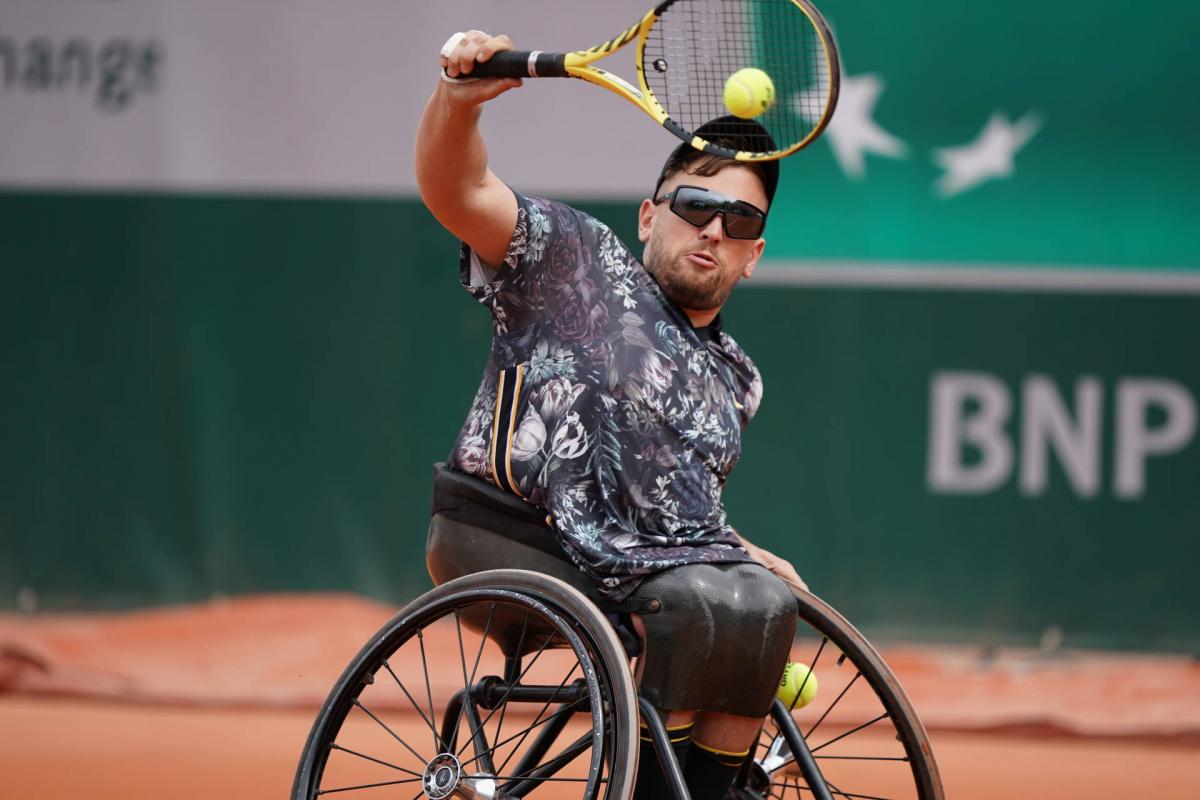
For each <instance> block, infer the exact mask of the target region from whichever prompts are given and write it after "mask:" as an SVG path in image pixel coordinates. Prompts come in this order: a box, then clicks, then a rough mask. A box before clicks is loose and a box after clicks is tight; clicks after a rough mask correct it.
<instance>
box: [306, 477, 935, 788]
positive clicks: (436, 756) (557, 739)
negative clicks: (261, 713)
mask: <svg viewBox="0 0 1200 800" xmlns="http://www.w3.org/2000/svg"><path fill="white" fill-rule="evenodd" d="M498 564H499V565H503V566H504V567H505V568H503V569H496V568H495V566H496V565H498ZM427 566H428V567H429V571H430V574H431V576H432V577H433V579H434V582H435V583H436V584H438V585H437V586H436V587H435V588H434V589H432V590H431V591H429V592H427V593H425V594H424V595H422V596H420V597H418V598H417V599H416V600H414V601H412V602H411V603H409V604H408V605H406V606H404V607H403V608H402V609H401V610H400V611H399V612H398V613H397V614H396V615H395V616H394V617H392V619H391V620H389V621H388V622H387V623H386V624H385V625H384V626H383V627H382V628H381V629H380V630H379V631H378V632H377V633H376V634H375V635H374V636H373V637H372V638H371V639H370V640H369V641H368V642H367V643H366V645H365V646H364V647H363V648H362V650H361V651H360V652H359V653H358V655H357V656H355V658H354V659H353V660H352V661H351V662H350V664H349V665H348V666H347V667H346V669H345V671H344V672H343V673H342V675H341V677H340V678H339V679H338V680H337V682H336V683H335V685H334V687H333V689H332V691H331V692H330V694H329V696H328V698H327V699H326V700H325V703H324V704H323V706H322V707H321V709H320V711H319V712H318V714H317V717H316V720H315V721H314V723H313V726H312V729H311V731H310V733H309V735H308V739H307V741H306V743H305V745H304V750H303V752H302V755H301V759H300V764H299V766H298V768H297V771H296V776H295V781H294V784H293V789H292V797H293V798H294V800H314V798H317V797H319V796H324V795H333V794H337V795H348V796H352V797H359V796H362V797H396V798H405V800H421V798H429V799H430V800H442V798H468V799H474V798H479V799H480V800H502V799H503V800H508V799H509V798H523V797H532V798H545V799H546V800H550V799H551V798H564V799H565V798H572V799H574V798H586V799H587V800H625V799H626V798H628V797H630V795H631V794H632V792H633V787H634V779H635V776H636V771H637V768H638V763H637V761H638V752H639V720H640V721H641V723H642V724H643V725H644V726H645V729H646V730H647V732H648V734H649V736H650V738H651V740H652V742H653V744H654V749H655V752H656V753H657V755H658V760H659V764H661V766H662V769H663V772H664V774H665V775H666V777H667V784H668V786H669V788H670V790H671V794H672V795H673V800H690V797H689V795H688V791H687V787H686V785H685V783H684V779H683V774H682V770H681V769H680V767H679V764H678V761H677V760H676V759H675V756H674V754H673V752H672V750H671V745H670V740H669V734H668V731H667V728H666V726H665V723H664V720H663V718H662V717H661V716H660V713H659V712H658V711H657V710H656V708H655V706H654V705H653V704H652V703H650V702H649V700H648V699H647V697H646V696H645V692H639V687H638V686H636V685H635V681H634V671H633V669H632V668H631V662H632V663H634V664H636V659H637V657H638V655H639V653H640V642H639V640H638V638H637V636H636V634H634V632H633V629H632V627H631V626H630V625H629V624H628V622H629V615H630V614H631V613H638V614H653V613H655V612H656V611H657V610H658V608H657V605H658V602H659V601H658V599H657V598H655V597H642V596H639V594H638V593H637V592H635V593H634V596H633V597H632V598H631V599H630V600H628V601H626V602H624V603H621V604H614V603H612V602H610V601H608V600H606V599H605V598H603V597H602V596H601V595H599V593H598V592H596V590H595V589H594V588H593V587H592V585H591V584H590V583H589V582H588V581H587V580H586V579H585V578H584V576H583V575H582V573H580V572H579V571H578V570H577V569H576V568H575V567H574V566H573V565H572V564H570V563H569V562H568V561H567V560H566V556H565V555H564V554H563V553H562V551H561V550H560V549H559V547H558V545H557V543H556V542H555V541H554V537H553V535H552V533H551V531H550V529H549V527H548V525H547V521H546V520H545V518H543V517H542V516H541V512H539V511H538V510H537V509H535V508H534V507H533V506H531V505H529V504H527V503H525V502H524V501H523V500H521V499H520V498H517V497H516V496H514V495H511V494H508V493H505V492H503V491H501V490H499V489H497V488H495V487H493V486H491V485H490V484H488V483H486V482H484V481H482V480H480V479H478V478H473V477H470V476H467V475H463V474H461V473H456V472H451V471H449V470H446V469H445V468H444V467H443V466H442V465H436V466H435V481H434V507H433V514H432V519H431V524H430V529H429V538H428V542H427ZM796 607H797V612H798V622H797V634H796V638H795V639H794V641H793V645H792V650H791V656H790V659H791V660H793V661H800V662H803V663H804V664H806V665H808V666H809V667H810V668H811V674H812V675H815V676H816V680H817V681H818V683H819V691H818V694H817V697H816V698H815V699H814V700H813V701H812V702H811V703H809V704H808V705H806V706H804V707H803V708H799V707H797V708H790V707H788V706H786V705H784V703H783V702H782V701H781V700H779V699H776V700H775V701H774V703H773V705H772V708H771V711H770V714H769V716H768V717H767V718H766V719H765V721H764V723H763V726H762V729H761V731H760V735H759V738H758V741H757V742H756V744H755V745H754V746H753V748H752V751H751V757H750V758H749V759H748V760H747V761H746V763H745V764H744V765H743V767H742V768H741V770H740V772H739V774H738V776H737V778H736V780H735V781H734V785H733V788H732V789H731V790H730V793H729V795H728V796H729V797H731V798H737V799H738V800H762V799H765V798H789V797H796V798H804V797H808V796H810V795H811V796H812V797H814V798H821V799H822V800H830V799H831V798H834V797H838V798H845V799H846V800H849V799H850V798H889V800H890V799H892V798H895V799H896V800H899V799H900V798H919V800H942V798H943V797H944V794H943V789H942V784H941V779H940V777H939V774H938V769H937V764H936V762H935V761H934V758H933V754H932V750H931V749H930V745H929V739H928V736H927V735H926V733H925V729H924V727H923V725H922V724H921V721H920V718H919V717H918V716H917V714H916V712H915V710H914V709H913V707H912V704H911V703H910V702H909V700H908V698H907V697H906V696H905V694H904V691H903V689H901V687H900V684H899V682H898V681H897V680H896V678H895V676H894V675H893V674H892V672H891V671H890V670H889V669H888V667H887V665H886V664H885V663H884V661H883V659H882V658H881V657H880V656H879V654H878V653H877V652H876V651H875V650H874V648H873V647H872V646H871V645H870V644H869V643H868V642H867V640H866V639H865V638H864V637H863V636H862V634H860V633H859V632H858V631H857V630H856V629H855V628H854V627H853V626H852V625H851V624H850V623H849V622H847V621H846V620H845V619H844V618H843V617H842V616H841V615H840V614H838V612H837V611H835V610H834V609H833V608H832V607H830V606H829V605H828V604H826V603H825V602H823V601H822V600H820V599H819V598H817V597H816V596H814V595H812V594H808V593H797V595H796ZM754 668H755V665H754V664H753V663H748V664H747V665H746V669H747V670H753V669H754ZM722 679H723V680H728V679H729V676H722ZM642 688H645V687H642Z"/></svg>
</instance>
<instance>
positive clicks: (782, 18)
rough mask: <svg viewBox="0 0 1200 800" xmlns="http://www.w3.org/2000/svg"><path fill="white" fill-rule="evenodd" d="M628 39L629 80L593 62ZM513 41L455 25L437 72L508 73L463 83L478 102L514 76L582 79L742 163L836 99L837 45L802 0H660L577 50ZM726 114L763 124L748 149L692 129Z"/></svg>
mask: <svg viewBox="0 0 1200 800" xmlns="http://www.w3.org/2000/svg"><path fill="white" fill-rule="evenodd" d="M630 44H635V47H636V48H637V55H636V59H635V62H636V71H637V75H636V84H635V83H630V82H629V81H627V80H625V79H623V78H621V77H619V76H617V75H614V74H612V73H610V72H607V71H606V70H603V69H601V68H600V67H597V66H595V64H596V62H597V61H600V60H601V59H604V58H607V57H608V56H610V55H612V54H613V53H615V52H617V51H618V50H620V49H622V48H624V47H625V46H627V45H630ZM511 48H512V42H511V41H509V40H508V37H506V36H499V37H490V36H488V35H487V34H483V33H481V32H479V31H471V32H469V33H466V34H455V35H454V36H452V37H451V38H450V40H449V41H447V42H446V47H445V48H443V50H442V66H443V69H444V76H447V77H449V78H450V79H452V80H463V79H470V78H503V79H507V80H504V81H481V82H479V84H480V85H479V86H477V87H472V88H470V89H467V88H466V87H464V88H463V91H467V92H470V93H471V94H472V95H473V99H474V100H475V101H476V102H482V101H484V100H486V99H490V97H494V96H496V95H498V94H500V93H501V92H504V91H507V90H508V89H510V88H513V87H514V86H517V85H519V84H518V81H519V79H522V78H568V77H570V78H580V79H582V80H585V81H588V82H589V83H593V84H596V85H597V86H602V87H604V88H605V89H608V90H609V91H611V92H614V93H615V94H617V95H620V96H621V97H623V98H625V99H626V100H628V101H629V102H631V103H633V104H634V105H636V106H637V107H638V108H640V109H642V111H644V112H645V113H646V114H647V115H649V116H650V117H651V118H652V119H653V120H655V121H656V122H658V123H659V124H660V125H662V126H663V127H664V128H666V129H667V130H668V131H670V132H671V133H673V134H675V135H676V136H678V137H679V138H680V139H682V140H683V141H685V142H689V143H690V144H691V145H692V146H693V147H695V148H696V149H698V150H704V151H705V152H709V153H713V154H716V155H722V156H727V157H730V158H736V159H738V160H742V161H770V160H774V159H778V158H783V157H784V156H788V155H791V154H792V153H795V152H796V151H797V150H800V149H801V148H802V147H805V146H807V145H808V144H810V143H812V142H813V141H814V140H815V139H816V138H817V136H819V135H820V133H821V131H823V130H824V129H825V126H826V125H827V124H829V120H830V118H831V117H832V116H833V111H834V108H835V107H836V105H837V97H838V80H839V68H838V63H839V62H838V55H837V48H836V46H835V45H834V42H833V36H832V35H831V34H830V32H829V26H828V25H827V24H826V23H825V20H824V18H823V17H822V16H821V14H820V12H818V11H817V10H816V8H814V7H813V6H812V5H811V4H810V3H809V2H808V1H807V0H665V2H662V3H660V4H659V5H658V6H656V7H655V8H654V9H652V10H651V11H649V12H647V13H646V15H645V16H644V17H642V19H641V20H639V21H638V22H637V23H636V24H634V25H632V26H630V27H629V28H628V29H626V30H625V31H623V32H622V33H620V34H619V35H617V36H615V37H613V38H612V39H609V40H608V41H606V42H603V43H601V44H599V45H596V46H595V47H592V48H590V49H587V50H576V51H574V52H568V53H551V52H543V51H540V50H533V51H518V50H512V49H511ZM751 105H753V108H752V109H751ZM730 113H734V114H736V115H738V116H750V115H753V116H754V119H755V120H756V121H757V122H758V123H759V124H761V125H762V126H763V127H764V128H765V129H766V131H767V134H766V135H763V136H762V137H761V139H762V141H759V142H754V146H755V148H756V149H754V150H744V151H733V150H729V149H728V148H725V147H720V146H718V145H715V144H713V143H711V142H709V141H708V140H707V139H704V138H702V137H699V136H696V134H695V133H694V131H695V130H696V129H697V128H699V127H700V126H701V125H703V124H705V123H708V122H711V121H712V120H714V119H717V118H719V117H722V116H726V115H728V114H730ZM742 130H744V129H741V130H739V132H741V131H742ZM720 133H721V131H719V130H718V131H715V132H714V134H713V136H714V138H718V137H719V136H720Z"/></svg>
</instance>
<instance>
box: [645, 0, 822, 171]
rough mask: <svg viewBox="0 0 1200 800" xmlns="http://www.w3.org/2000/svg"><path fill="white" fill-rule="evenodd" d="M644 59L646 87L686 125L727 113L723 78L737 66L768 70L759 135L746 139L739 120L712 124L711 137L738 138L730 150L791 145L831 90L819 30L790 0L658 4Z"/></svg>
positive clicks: (817, 121) (804, 134)
mask: <svg viewBox="0 0 1200 800" xmlns="http://www.w3.org/2000/svg"><path fill="white" fill-rule="evenodd" d="M642 60H643V69H644V74H645V76H646V83H647V86H648V87H649V89H650V91H651V92H652V93H653V94H654V96H655V97H656V98H657V100H658V102H659V103H660V104H661V105H662V107H663V109H664V110H665V111H666V112H667V115H668V116H669V117H671V119H673V120H674V121H675V122H676V123H678V124H679V125H680V126H682V127H683V128H684V129H685V130H687V131H695V130H696V129H697V128H699V127H700V126H701V125H704V124H705V123H710V122H711V121H712V120H714V119H717V118H719V117H722V116H726V115H728V114H729V113H730V112H729V110H728V109H727V108H726V107H725V100H724V93H725V82H726V81H727V80H728V79H729V77H730V76H731V75H733V74H734V73H735V72H737V71H738V70H740V69H743V68H746V67H754V68H756V69H760V70H762V71H763V72H765V73H766V74H767V75H768V76H770V78H771V81H772V83H773V84H774V87H775V98H776V99H775V103H774V105H772V106H771V107H770V108H769V109H768V110H766V111H765V112H764V113H762V114H760V115H759V116H757V117H755V119H756V121H757V122H758V123H759V124H761V125H762V126H763V128H764V129H765V131H766V133H765V134H763V135H753V136H750V137H749V141H747V135H746V131H745V127H744V126H736V125H730V126H728V130H722V129H721V127H722V126H715V127H714V126H711V125H710V127H709V130H713V133H712V134H711V135H708V136H706V138H709V139H710V140H715V139H718V138H720V136H721V134H723V133H724V134H727V135H731V134H734V133H735V132H736V133H737V134H738V135H739V136H741V137H742V139H741V141H739V142H738V144H739V145H740V146H737V147H733V148H732V149H739V150H752V151H756V152H763V153H778V152H780V151H785V150H790V149H791V148H792V147H794V146H795V145H797V144H799V143H800V142H802V141H804V140H805V139H807V138H809V137H810V136H811V135H812V133H813V132H814V130H815V129H816V128H817V126H819V125H821V124H823V123H824V121H825V118H826V116H827V114H826V111H827V109H828V106H829V104H830V100H831V96H832V92H833V89H832V76H833V68H832V67H831V65H830V63H829V61H828V57H827V51H826V47H825V46H824V41H823V37H822V31H821V30H820V29H818V28H817V27H816V26H815V25H814V23H813V22H812V21H811V20H810V19H809V17H808V15H806V14H805V13H803V12H802V11H801V10H800V8H798V7H797V5H796V4H795V3H794V2H792V0H679V1H678V2H675V3H673V4H671V5H670V6H668V7H666V8H664V9H661V16H660V18H659V20H658V21H657V22H656V23H655V25H654V27H653V28H651V29H650V31H649V33H648V36H647V39H646V45H645V49H644V52H643V59H642ZM714 143H716V144H721V142H719V141H715V142H714ZM727 146H728V145H727Z"/></svg>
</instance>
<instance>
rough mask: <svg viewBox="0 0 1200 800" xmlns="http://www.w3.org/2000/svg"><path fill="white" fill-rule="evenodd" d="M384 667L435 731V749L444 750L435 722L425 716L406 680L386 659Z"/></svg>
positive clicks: (414, 708) (415, 709)
mask: <svg viewBox="0 0 1200 800" xmlns="http://www.w3.org/2000/svg"><path fill="white" fill-rule="evenodd" d="M383 667H384V669H386V670H387V671H388V674H389V675H391V676H392V680H394V681H395V682H396V685H397V686H399V687H400V691H402V692H404V696H405V697H407V698H408V702H409V703H410V704H411V705H412V707H413V710H414V711H416V712H417V714H419V715H420V717H421V720H422V721H423V722H424V723H425V724H426V725H428V726H429V729H430V730H431V731H433V749H434V751H436V752H440V751H441V750H442V747H441V745H440V739H441V737H440V736H438V732H437V728H436V727H434V724H433V722H432V721H431V720H430V719H429V718H427V717H426V716H425V712H424V711H423V710H421V707H420V706H419V705H417V701H416V700H414V699H413V696H412V695H411V694H409V693H408V689H407V688H405V686H404V682H403V681H401V680H400V678H399V676H398V675H396V673H395V672H393V671H392V665H391V664H389V663H388V662H387V661H384V662H383Z"/></svg>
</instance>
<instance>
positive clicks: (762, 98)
mask: <svg viewBox="0 0 1200 800" xmlns="http://www.w3.org/2000/svg"><path fill="white" fill-rule="evenodd" d="M774 104H775V84H774V83H772V82H771V76H770V75H768V74H767V73H765V72H763V71H762V70H761V69H755V68H754V67H746V68H745V69H739V70H738V71H737V72H735V73H733V74H732V75H730V76H729V79H728V80H727V81H725V108H727V109H729V113H730V114H733V115H734V116H735V117H741V118H742V119H751V118H753V117H757V116H758V115H759V114H761V113H763V112H764V111H766V110H767V109H768V108H770V107H771V106H773V105H774Z"/></svg>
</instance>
